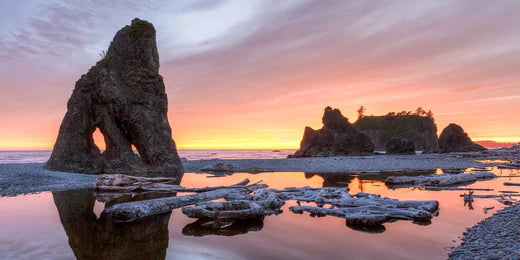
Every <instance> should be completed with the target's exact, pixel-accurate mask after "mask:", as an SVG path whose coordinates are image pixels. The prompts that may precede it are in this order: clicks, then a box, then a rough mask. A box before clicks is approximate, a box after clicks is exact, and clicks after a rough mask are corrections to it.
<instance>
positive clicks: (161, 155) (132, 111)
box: [45, 18, 184, 176]
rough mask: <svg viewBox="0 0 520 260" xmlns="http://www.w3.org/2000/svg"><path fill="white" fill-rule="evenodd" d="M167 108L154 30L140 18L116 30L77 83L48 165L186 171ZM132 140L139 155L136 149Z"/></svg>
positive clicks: (82, 170) (88, 170) (105, 170)
mask: <svg viewBox="0 0 520 260" xmlns="http://www.w3.org/2000/svg"><path fill="white" fill-rule="evenodd" d="M167 111H168V100H167V97H166V92H165V87H164V83H163V79H162V77H161V75H159V55H158V52H157V46H156V42H155V29H154V27H153V25H152V24H151V23H148V22H146V21H143V20H139V19H137V18H136V19H134V20H133V21H132V24H131V25H129V26H125V27H124V28H122V29H121V30H119V31H118V32H117V34H116V35H115V37H114V39H113V41H112V43H111V44H110V47H109V48H108V51H107V52H106V53H105V56H104V58H103V59H101V60H100V61H98V62H97V63H96V65H95V66H93V67H92V68H91V69H90V70H89V71H88V73H87V74H85V75H82V76H81V78H80V79H79V80H78V81H77V82H76V86H75V88H74V91H73V93H72V96H71V97H70V99H69V101H68V103H67V113H66V114H65V118H64V119H63V121H62V123H61V126H60V131H59V134H58V138H57V140H56V144H55V145H54V150H53V152H52V155H51V157H50V159H49V161H48V162H47V164H46V165H45V168H46V169H49V170H56V171H68V172H80V173H149V174H152V173H154V174H153V175H155V176H156V175H158V174H157V173H161V174H159V175H167V176H172V175H174V176H177V175H178V174H182V172H183V171H184V170H183V167H182V164H181V160H180V159H179V156H178V154H177V150H176V147H175V142H174V141H173V139H172V136H171V129H170V125H169V123H168V117H167ZM97 128H98V129H99V130H100V132H101V133H102V134H103V136H104V139H105V143H106V150H105V151H104V152H103V153H100V150H99V148H98V147H97V146H96V145H95V144H94V141H93V138H92V134H93V133H94V131H95V130H96V129H97ZM132 145H134V146H135V147H136V148H137V151H138V152H139V155H137V154H135V153H134V152H133V151H132Z"/></svg>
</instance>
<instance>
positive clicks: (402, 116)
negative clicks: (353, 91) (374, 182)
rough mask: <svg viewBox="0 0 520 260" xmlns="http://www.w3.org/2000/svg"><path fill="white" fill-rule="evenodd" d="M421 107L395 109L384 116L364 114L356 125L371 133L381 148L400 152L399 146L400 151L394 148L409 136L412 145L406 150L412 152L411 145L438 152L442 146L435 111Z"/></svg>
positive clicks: (376, 147) (405, 149) (365, 132)
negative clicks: (427, 110)
mask: <svg viewBox="0 0 520 260" xmlns="http://www.w3.org/2000/svg"><path fill="white" fill-rule="evenodd" d="M417 110H418V111H417V112H415V113H412V112H406V111H403V112H399V113H395V112H391V113H388V114H387V115H384V116H363V115H360V117H359V118H358V120H357V121H356V122H355V123H354V124H353V126H354V128H356V129H357V130H358V131H361V132H362V133H364V134H365V135H367V136H368V137H370V140H371V141H372V143H373V144H374V149H375V150H377V151H385V150H387V148H390V149H391V150H390V153H395V152H399V149H398V150H397V151H396V150H393V149H392V148H393V147H395V145H396V144H397V143H401V140H404V139H405V140H406V142H411V143H412V144H407V145H408V148H406V147H403V149H404V150H403V151H404V153H410V151H411V150H412V149H411V145H413V147H414V148H413V150H414V151H415V150H418V151H423V152H430V153H431V152H437V151H438V149H439V147H438V139H437V126H436V124H435V121H434V118H433V116H432V114H431V112H424V111H423V110H422V109H420V108H418V109H417ZM390 141H391V142H390ZM389 142H390V143H391V144H390V147H388V145H389Z"/></svg>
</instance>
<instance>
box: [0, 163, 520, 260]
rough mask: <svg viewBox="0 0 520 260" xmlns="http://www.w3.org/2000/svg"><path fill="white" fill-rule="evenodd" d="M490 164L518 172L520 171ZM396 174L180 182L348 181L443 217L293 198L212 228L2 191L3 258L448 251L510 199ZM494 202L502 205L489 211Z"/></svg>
mask: <svg viewBox="0 0 520 260" xmlns="http://www.w3.org/2000/svg"><path fill="white" fill-rule="evenodd" d="M492 171H493V172H494V173H495V174H497V175H499V176H500V175H502V176H511V175H513V176H519V177H520V171H518V170H508V169H507V170H500V169H496V168H495V169H492ZM439 172H442V170H437V171H436V173H439ZM431 173H435V171H434V172H431ZM388 174H390V173H381V174H379V175H373V174H369V175H357V174H352V173H304V172H269V173H257V174H251V173H235V174H233V175H229V176H224V177H215V176H213V175H208V174H199V173H186V174H184V177H183V178H182V180H181V185H183V186H186V187H204V186H215V185H229V184H233V183H237V182H239V181H242V180H243V179H244V178H249V179H250V180H251V182H257V181H260V180H263V182H264V183H266V184H267V185H269V186H270V187H271V188H278V189H282V188H285V187H301V186H311V187H323V186H339V187H341V186H343V187H347V186H348V187H349V189H350V193H357V192H359V191H364V192H367V193H376V194H381V196H386V197H392V198H398V199H404V200H406V199H413V200H432V199H433V200H438V201H439V203H440V212H439V215H438V216H437V217H434V218H433V219H432V220H431V223H421V224H415V223H413V222H411V221H396V222H393V223H386V224H384V227H380V228H378V229H375V230H374V229H371V230H366V229H365V230H360V229H359V228H355V229H353V228H351V227H348V226H346V224H345V220H344V219H340V218H335V217H310V216H309V214H308V213H304V214H303V215H298V214H294V213H292V212H290V211H289V210H288V207H289V206H292V205H294V204H293V202H290V201H289V202H288V203H286V205H285V206H284V207H283V210H284V212H283V213H282V214H280V215H278V216H268V217H266V218H265V219H264V220H263V221H258V220H257V221H243V222H237V223H235V224H233V225H231V226H228V227H226V228H223V229H221V230H218V231H214V230H211V229H207V228H205V227H204V226H201V225H200V224H199V222H196V219H190V218H188V217H186V216H184V215H183V214H182V212H181V210H180V209H176V210H173V212H172V213H171V214H163V215H158V216H153V217H148V218H146V219H143V220H141V221H137V222H134V223H117V224H115V223H112V222H109V221H106V220H104V219H103V218H100V213H101V212H102V211H103V208H104V206H105V205H104V204H103V203H100V202H98V201H96V197H95V195H94V192H93V191H92V190H91V189H83V190H72V191H65V192H56V193H50V192H44V193H40V194H34V195H25V196H17V197H1V198H0V230H1V232H0V259H73V258H79V259H265V258H275V259H279V258H283V259H345V258H351V259H382V258H384V259H445V258H446V257H447V255H448V253H449V252H450V250H451V248H452V247H455V246H457V245H458V244H459V243H460V240H459V236H461V235H462V233H463V232H464V231H465V230H466V227H470V226H472V225H474V224H476V223H477V222H478V221H480V220H482V219H484V218H485V217H487V216H490V215H491V214H492V213H494V212H495V211H496V210H498V209H500V208H502V207H503V206H504V205H503V204H501V203H500V202H498V201H497V200H495V199H475V201H474V202H473V203H472V205H471V207H470V205H464V202H463V199H462V198H461V197H460V194H463V193H464V192H465V191H426V190H419V189H412V188H399V189H389V188H388V187H387V186H385V184H384V183H383V182H382V179H384V176H387V175H388ZM407 174H408V173H407ZM410 174H415V175H417V174H419V173H410ZM423 174H424V173H423ZM505 181H518V182H520V178H518V177H500V178H497V179H494V180H487V181H479V182H477V183H473V184H470V185H467V187H471V188H492V189H494V191H476V192H475V194H498V193H499V191H504V190H508V191H520V187H512V186H503V182H505ZM487 207H494V209H493V210H490V211H488V212H487V214H485V213H484V210H483V208H487Z"/></svg>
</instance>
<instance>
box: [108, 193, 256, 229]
mask: <svg viewBox="0 0 520 260" xmlns="http://www.w3.org/2000/svg"><path fill="white" fill-rule="evenodd" d="M265 187H266V185H263V184H253V185H249V186H246V187H245V188H226V189H219V190H212V191H207V192H202V193H197V194H191V195H186V196H178V197H168V198H160V199H152V200H144V201H136V202H127V203H121V204H116V205H114V206H111V207H109V208H106V209H105V210H104V211H103V214H104V215H106V216H109V217H111V218H112V219H113V220H114V221H117V222H130V221H134V220H136V219H140V218H143V217H146V216H151V215H156V214H161V213H166V212H170V211H171V210H173V209H176V208H181V207H184V206H188V205H193V204H196V203H199V202H204V201H211V200H215V199H221V198H224V197H226V196H228V195H229V194H231V193H234V192H245V193H247V192H251V191H254V190H257V189H260V188H265Z"/></svg>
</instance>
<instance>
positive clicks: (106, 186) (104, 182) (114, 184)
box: [95, 174, 249, 193]
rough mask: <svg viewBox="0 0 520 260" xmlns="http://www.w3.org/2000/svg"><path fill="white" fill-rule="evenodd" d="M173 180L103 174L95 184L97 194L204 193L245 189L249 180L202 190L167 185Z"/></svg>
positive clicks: (173, 179)
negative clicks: (146, 192)
mask: <svg viewBox="0 0 520 260" xmlns="http://www.w3.org/2000/svg"><path fill="white" fill-rule="evenodd" d="M175 180H176V179H175V178H145V177H134V176H128V175H123V174H113V175H108V174H104V175H101V176H100V177H99V178H98V181H97V182H96V187H95V189H96V191H98V192H124V193H130V192H141V191H152V192H168V193H176V192H206V191H212V190H219V189H224V188H245V187H246V185H247V184H248V183H249V179H247V178H246V179H244V180H243V181H241V182H239V183H236V184H233V185H229V186H213V187H202V188H185V187H182V186H179V185H173V184H168V183H171V182H174V181H175Z"/></svg>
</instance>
